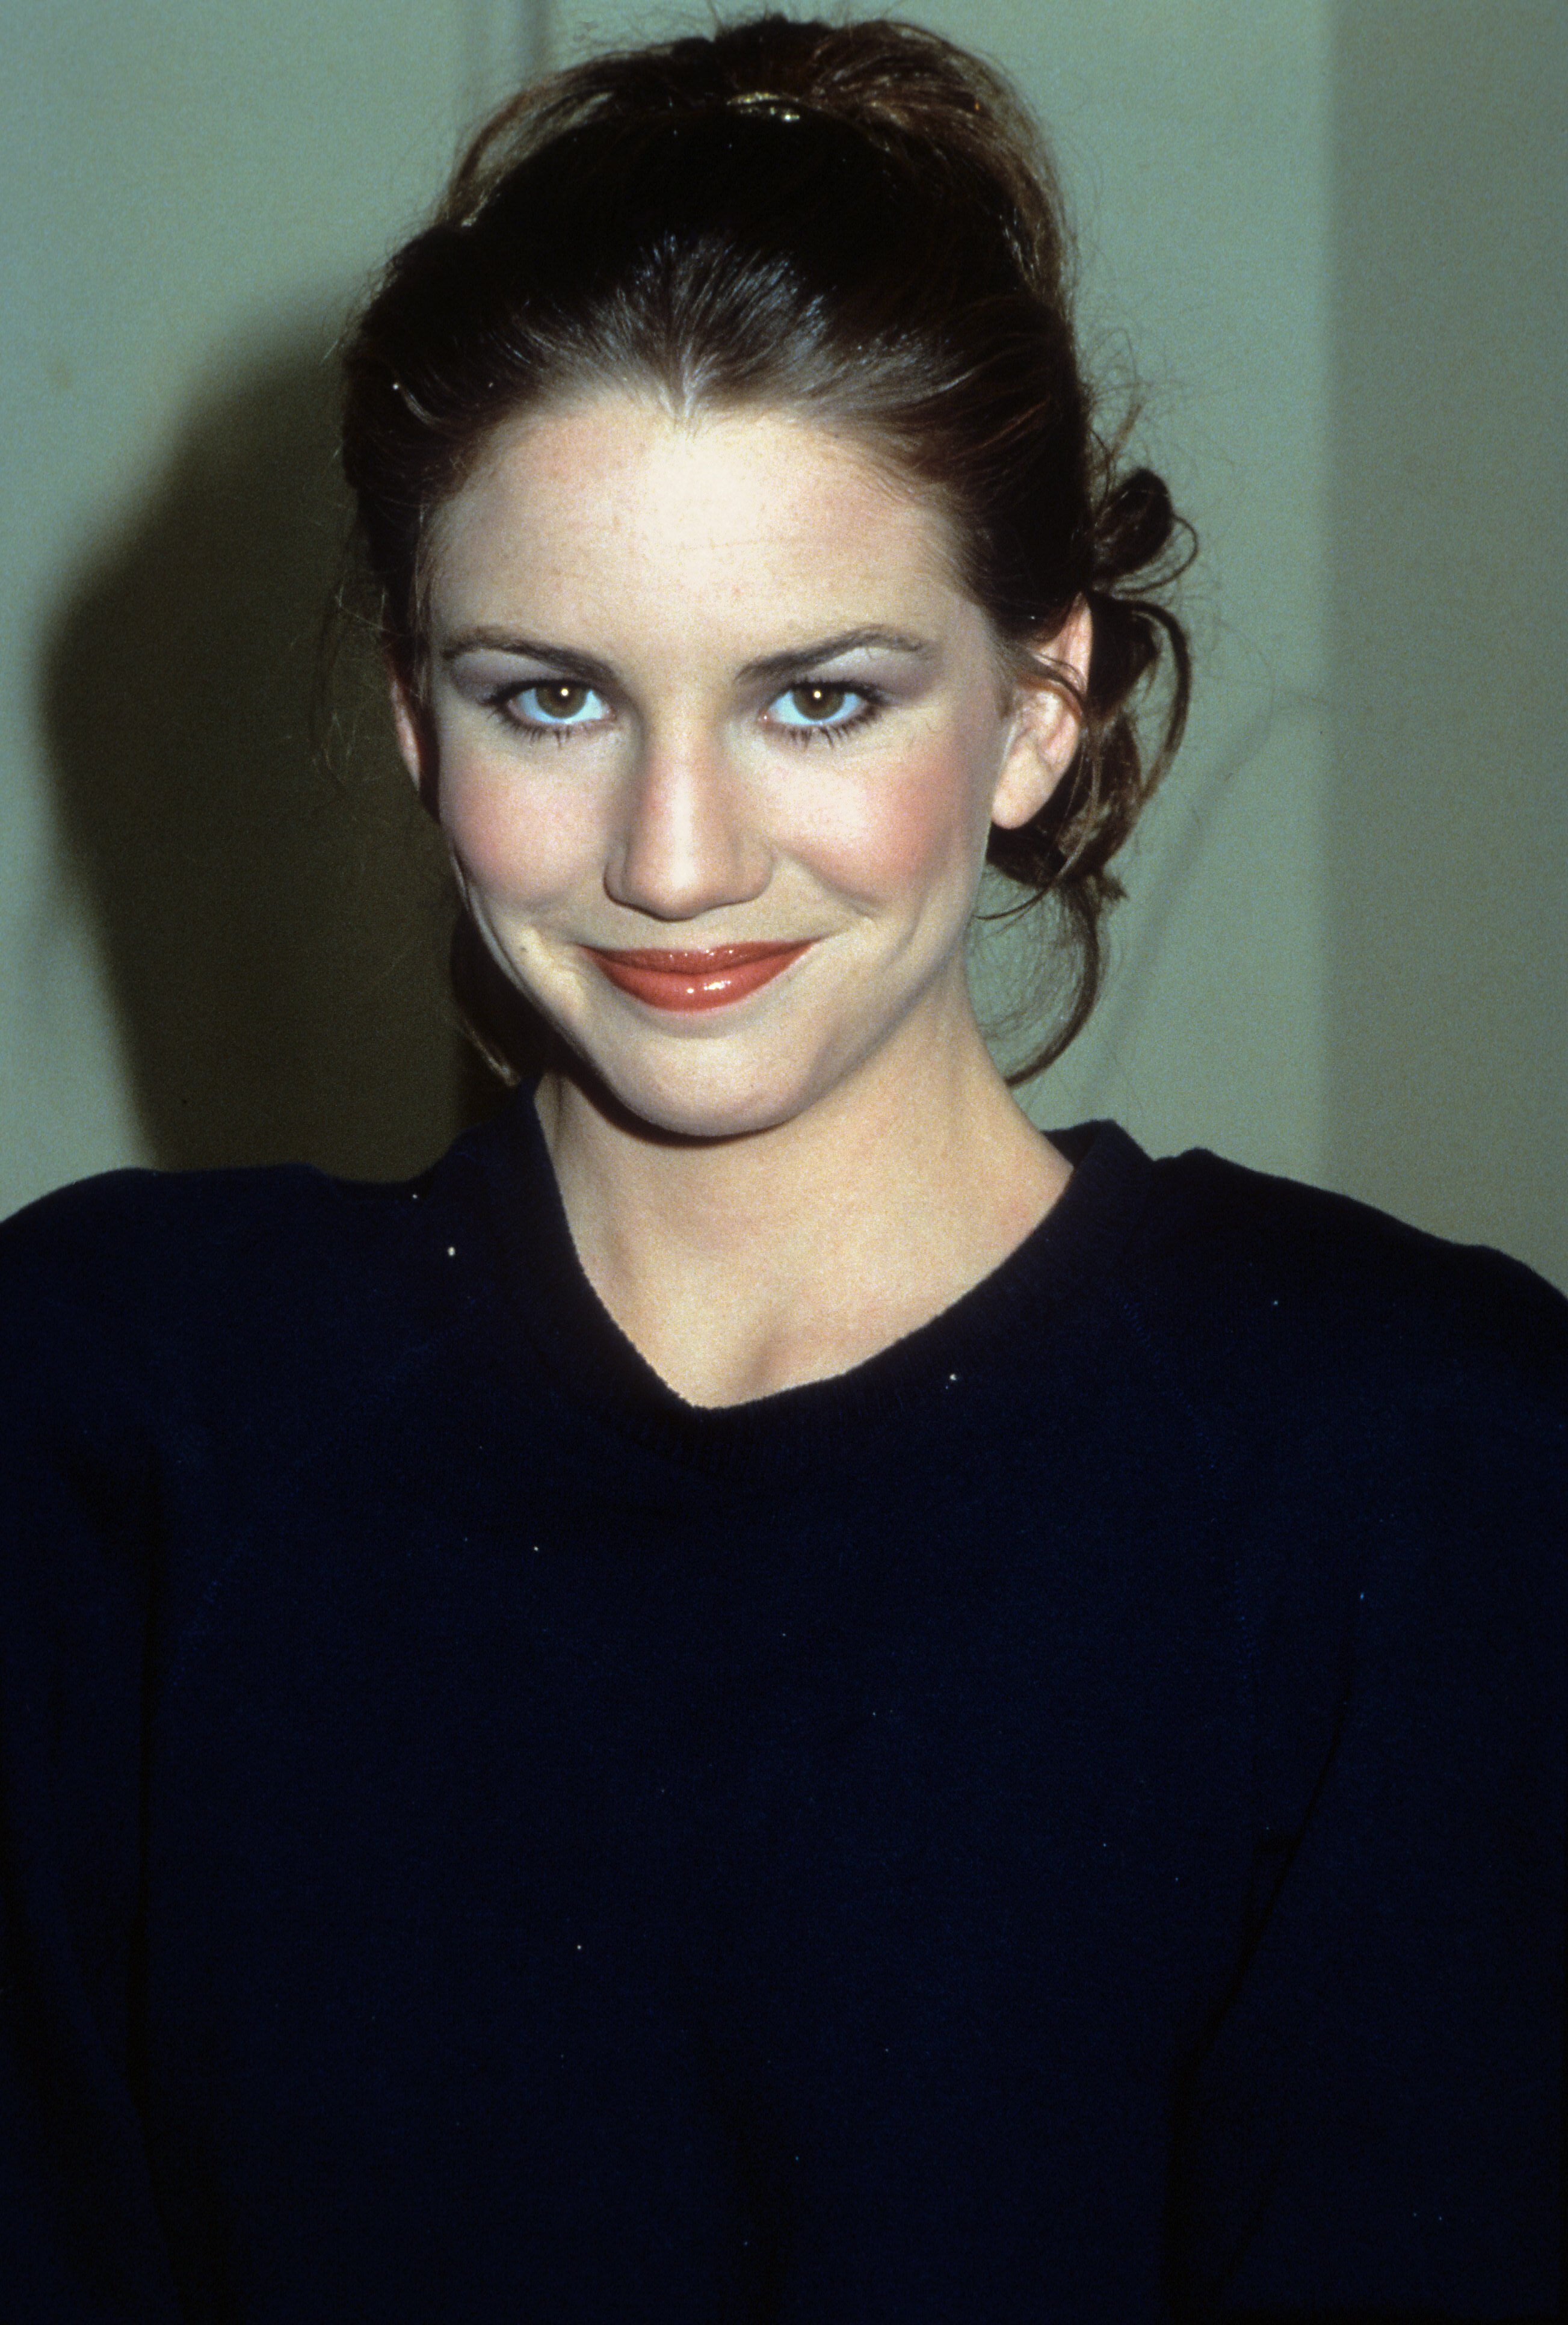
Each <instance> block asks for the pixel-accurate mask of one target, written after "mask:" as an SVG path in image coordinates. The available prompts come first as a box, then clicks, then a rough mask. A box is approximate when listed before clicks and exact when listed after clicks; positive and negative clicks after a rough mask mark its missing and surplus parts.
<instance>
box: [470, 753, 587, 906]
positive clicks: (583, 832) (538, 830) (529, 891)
mask: <svg viewBox="0 0 1568 2325" xmlns="http://www.w3.org/2000/svg"><path fill="white" fill-rule="evenodd" d="M441 828H442V829H443V830H444V831H445V833H446V836H447V839H448V842H449V844H450V848H451V850H452V853H453V855H454V856H455V857H456V858H457V860H458V863H459V865H460V866H461V867H462V870H463V873H464V875H465V876H466V878H467V879H468V880H469V883H470V885H472V886H473V887H474V888H476V889H477V890H478V892H479V893H480V894H482V895H483V896H485V897H486V898H487V900H488V901H490V902H492V903H496V904H497V905H499V906H502V907H503V908H506V907H510V908H511V909H513V910H515V911H526V910H530V909H535V908H537V907H539V906H541V905H544V904H547V903H550V902H551V901H552V899H553V898H555V897H558V896H560V895H562V894H566V893H567V892H569V891H570V890H571V889H572V888H573V887H575V886H576V885H578V883H579V882H580V880H581V879H582V878H583V877H584V876H585V875H586V874H589V873H591V872H592V871H594V870H595V869H596V868H597V866H598V863H599V861H600V858H599V857H598V852H597V850H598V840H599V838H600V835H599V832H598V819H597V817H596V816H595V815H594V813H593V812H592V809H591V803H590V802H589V800H588V798H587V797H586V795H585V794H584V792H581V791H580V790H572V789H571V788H569V787H568V786H567V785H565V784H564V783H552V781H550V780H549V777H548V774H546V775H545V777H544V778H543V780H542V779H541V777H540V776H538V775H536V774H533V773H531V772H530V771H529V770H527V769H522V770H519V769H518V768H516V767H515V766H513V765H510V764H507V765H505V766H501V767H497V766H495V765H493V764H488V763H487V762H486V761H485V760H484V759H483V758H482V757H477V756H473V755H454V757H453V758H452V759H451V760H450V761H447V760H443V762H442V766H441Z"/></svg>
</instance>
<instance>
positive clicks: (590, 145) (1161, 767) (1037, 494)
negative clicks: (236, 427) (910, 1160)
mask: <svg viewBox="0 0 1568 2325" xmlns="http://www.w3.org/2000/svg"><path fill="white" fill-rule="evenodd" d="M1072 293H1073V283H1072V242H1071V237H1070V235H1069V232H1068V229H1067V226H1066V221H1065V211H1064V206H1063V202H1062V195H1061V191H1060V189H1059V187H1058V184H1057V181H1056V177H1055V173H1054V171H1053V167H1052V165H1051V162H1050V159H1049V157H1048V155H1047V154H1046V153H1045V152H1044V147H1043V145H1042V144H1041V140H1040V137H1039V133H1038V131H1037V130H1036V128H1035V125H1034V123H1033V121H1032V119H1031V117H1030V116H1029V114H1028V112H1027V110H1026V109H1025V107H1024V105H1023V103H1022V101H1021V99H1020V98H1019V97H1017V95H1016V92H1015V91H1014V90H1013V89H1012V88H1010V87H1009V86H1008V84H1007V82H1006V81H1005V80H1004V79H1002V78H1001V76H1000V75H999V74H997V73H996V72H994V71H993V70H992V69H990V68H989V67H988V66H987V65H985V64H984V63H982V62H981V61H980V60H978V59H977V58H974V57H972V56H970V55H969V54H968V53H967V52H966V51H963V50H961V49H959V48H957V47H955V46H954V45H953V44H952V43H951V42H947V41H945V40H943V39H942V38H941V37H940V36H939V35H937V34H935V33H932V32H925V31H923V30H921V29H919V28H917V27H915V26H914V25H909V24H904V23H893V22H888V21H880V20H878V21H871V22H861V23H849V24H841V25H829V24H823V23H811V22H802V21H797V20H794V19H791V18H786V17H782V16H774V15H767V16H761V17H756V18H752V19H750V20H747V21H745V22H742V23H735V24H731V25H729V26H727V27H723V28H721V29H720V30H719V31H718V32H716V33H715V34H713V35H712V36H711V37H708V38H690V39H683V40H678V41H673V42H665V43H662V44H659V45H656V46H654V47H649V48H645V49H639V50H633V51H625V52H621V53H617V54H612V55H607V56H600V57H597V58H593V59H590V60H588V61H587V62H585V63H583V64H580V65H577V66H574V67H571V68H570V69H567V70H566V71H563V72H561V73H557V74H555V75H553V76H552V77H551V78H550V79H546V80H543V81H542V82H539V83H536V84H534V85H533V86H531V87H530V88H525V89H524V90H522V91H521V92H520V93H519V94H518V95H517V96H516V97H514V98H513V99H512V100H511V101H510V102H509V103H508V104H506V106H504V107H502V108H501V110H500V111H499V112H498V113H496V115H495V116H494V117H493V118H492V119H491V120H490V121H489V122H488V123H487V125H485V127H484V128H483V129H482V130H481V131H480V132H479V134H478V137H477V138H476V139H475V140H474V142H473V144H471V146H470V147H469V151H468V153H466V154H465V156H464V157H463V159H462V161H461V162H460V163H459V167H458V170H457V171H456V173H455V174H454V176H453V179H452V181H451V184H450V187H449V189H448V190H447V193H446V196H445V198H444V199H443V201H442V202H441V206H440V208H439V209H438V211H437V213H436V215H435V218H433V220H432V221H431V225H430V226H429V227H427V228H426V229H425V231H424V232H423V233H422V234H421V235H419V236H415V237H414V239H413V241H411V242H410V243H409V244H407V245H405V247H404V249H402V250H401V251H399V252H398V253H397V254H396V255H395V256H394V258H393V260H392V261H391V263H390V264H389V265H388V267H387V269H386V271H385V274H384V276H383V278H382V280H381V282H380V283H379V285H378V287H377V288H376V292H375V293H374V295H373V297H372V298H371V300H370V301H369V302H368V304H367V306H366V309H365V310H364V312H363V314H362V315H361V317H360V319H359V320H358V323H357V327H356V328H355V329H354V331H353V333H352V335H351V336H350V338H349V339H348V344H347V347H346V350H345V358H344V365H345V377H346V403H345V417H344V432H343V463H344V468H345V473H346V475H347V477H348V482H349V485H350V486H351V488H352V490H353V492H354V495H355V501H356V508H357V536H358V541H359V544H360V548H361V551H362V554H363V558H364V561H365V563H366V567H367V569H368V572H369V575H370V577H371V579H372V583H373V588H374V591H375V595H376V613H377V619H378V622H379V625H380V629H381V634H382V637H383V641H384V644H385V651H386V653H387V654H388V656H389V658H390V660H391V662H392V664H393V666H394V669H395V670H396V671H397V672H399V674H400V676H401V677H402V679H403V681H404V684H405V685H407V686H408V687H409V689H410V690H411V692H412V693H413V695H414V696H415V697H416V699H417V696H418V694H419V692H420V690H421V686H422V675H423V657H424V651H425V646H426V643H427V635H428V599H429V578H430V575H429V566H430V555H431V545H432V539H433V532H432V528H433V521H434V519H435V517H436V515H437V514H438V512H439V511H440V510H441V509H442V508H443V507H444V506H445V505H447V504H448V503H449V502H450V500H451V498H452V497H453V496H454V495H455V494H456V493H457V492H459V490H460V489H461V487H462V486H463V484H464V483H465V482H466V481H467V480H468V478H469V477H470V476H471V475H472V474H473V473H474V469H475V467H476V465H477V463H478V461H479V460H480V459H482V458H483V456H484V454H485V452H486V450H487V448H488V447H489V445H490V444H491V443H492V442H493V440H494V437H495V434H496V431H497V430H498V429H500V428H501V427H502V426H504V425H505V424H506V422H508V421H515V420H516V419H517V418H518V417H520V416H522V415H525V414H527V413H529V412H538V411H541V410H543V409H544V408H547V407H548V406H550V405H552V404H559V403H562V402H565V401H569V400H573V399H575V398H577V397H580V396H584V395H592V394H598V393H601V392H613V393H617V394H626V393H640V392H647V393H650V394H654V395H655V396H657V397H658V398H660V399H661V400H662V401H663V402H664V403H666V404H667V405H668V407H669V408H670V409H671V410H672V411H674V412H680V413H688V412H690V413H698V412H704V411H713V410H728V409H735V408H745V407H746V406H747V405H757V406H765V407H768V408H774V409H782V410H786V411H789V412H797V413H799V414H800V415H802V416H803V417H804V418H807V419H816V420H818V421H821V422H822V423H823V424H824V425H826V426H829V427H830V428H831V429H833V430H834V431H835V432H838V433H840V434H842V435H844V436H845V437H847V438H848V439H849V440H852V441H853V442H854V443H855V444H856V445H857V446H858V448H859V449H863V450H864V452H865V453H866V454H867V456H868V458H869V459H872V460H873V461H875V462H876V463H877V465H878V466H879V467H881V468H884V469H885V470H886V473H887V474H888V475H889V476H890V477H892V478H894V479H895V480H896V481H898V482H899V483H901V484H903V485H904V486H911V485H912V486H914V487H915V488H916V489H917V490H918V491H919V492H920V493H921V494H922V495H923V497H925V498H927V499H928V500H929V501H930V502H932V504H933V505H935V506H936V507H937V508H938V509H939V510H940V511H941V513H942V515H943V516H944V518H945V519H946V524H947V531H948V533H949V536H950V538H951V543H952V551H953V560H954V570H955V576H956V578H957V579H958V580H959V582H960V585H961V586H962V587H963V588H965V589H966V590H967V591H968V592H969V593H970V595H971V596H972V597H974V599H975V600H976V602H977V603H978V604H979V606H980V607H982V608H983V609H984V610H985V612H986V614H987V615H988V618H989V620H990V623H991V625H992V627H993V630H994V632H995V635H996V636H997V641H998V644H999V648H1000V652H1001V657H1002V660H1003V662H1004V664H1005V666H1006V669H1007V672H1008V674H1009V675H1010V677H1011V678H1012V680H1013V681H1014V682H1016V683H1019V684H1029V685H1045V686H1049V687H1051V688H1053V690H1056V691H1058V692H1061V693H1063V694H1064V695H1066V696H1067V698H1068V699H1069V700H1070V701H1071V703H1072V708H1073V709H1074V711H1075V713H1076V715H1077V717H1078V718H1079V719H1080V722H1081V740H1080V744H1079V747H1078V749H1077V752H1076V754H1075V755H1074V758H1073V762H1072V766H1071V767H1070V769H1069V771H1068V773H1067V775H1066V776H1065V778H1064V779H1063V781H1062V783H1060V784H1059V785H1058V786H1057V789H1056V792H1054V794H1053V797H1052V799H1051V800H1050V801H1048V802H1047V803H1046V805H1045V807H1044V809H1043V810H1042V811H1041V812H1040V814H1039V815H1037V816H1036V817H1035V818H1034V819H1033V820H1031V821H1030V822H1029V823H1027V824H1025V826H1023V827H1022V828H1020V829H1016V830H1003V829H999V828H997V829H993V832H992V835H991V839H990V844H989V847H988V861H989V862H990V863H991V864H992V865H993V866H995V867H996V868H997V870H998V871H999V872H1001V873H1002V874H1004V875H1006V876H1007V878H1008V879H1010V880H1011V881H1013V882H1015V883H1016V884H1017V885H1018V886H1019V888H1020V890H1021V892H1022V893H1021V894H1020V898H1019V902H1018V904H1017V906H1016V908H1015V909H1016V910H1018V911H1026V910H1028V909H1030V908H1031V907H1034V906H1036V905H1038V904H1040V903H1042V902H1044V901H1045V900H1049V901H1050V903H1052V904H1053V906H1054V909H1055V912H1056V913H1057V916H1058V918H1057V933H1058V937H1059V940H1060V942H1059V951H1060V954H1061V957H1062V959H1064V960H1065V961H1066V962H1067V963H1068V964H1069V972H1070V974H1069V987H1068V995H1067V1000H1066V1004H1065V1006H1064V1008H1063V1009H1062V1012H1061V1014H1060V1016H1059V1020H1058V1022H1057V1024H1055V1026H1054V1027H1053V1030H1052V1032H1051V1033H1050V1036H1049V1038H1047V1039H1045V1040H1044V1041H1043V1042H1041V1043H1039V1044H1038V1045H1037V1047H1036V1049H1035V1052H1034V1054H1033V1055H1032V1056H1031V1057H1030V1058H1029V1059H1028V1060H1027V1061H1026V1062H1025V1064H1024V1065H1023V1066H1022V1067H1020V1068H1019V1069H1018V1070H1016V1072H1015V1073H1014V1074H1013V1075H1012V1076H1010V1077H1009V1079H1012V1080H1013V1081H1015V1082H1018V1081H1022V1080H1025V1079H1028V1078H1029V1077H1030V1076H1031V1075H1033V1074H1035V1073H1038V1072H1039V1071H1041V1070H1043V1069H1044V1067H1045V1066H1046V1065H1048V1064H1050V1063H1051V1062H1052V1061H1053V1060H1054V1059H1055V1058H1056V1057H1059V1056H1060V1055H1061V1053H1062V1051H1063V1050H1064V1049H1065V1048H1066V1047H1067V1045H1068V1043H1069V1042H1071V1041H1072V1039H1073V1038H1074V1037H1075V1035H1076V1034H1077V1033H1078V1032H1079V1031H1080V1030H1081V1027H1082V1025H1083V1024H1084V1022H1085V1021H1086V1019H1087V1017H1088V1015H1089V1014H1090V1009H1091V1008H1092V1006H1093V1004H1094V1000H1095V997H1096V995H1097V993H1098V991H1099V986H1100V983H1101V979H1102V976H1103V969H1104V950H1103V932H1102V922H1103V919H1104V915H1105V913H1106V912H1107V911H1108V910H1109V907H1110V906H1111V905H1112V904H1114V903H1116V902H1117V901H1118V898H1119V897H1120V896H1121V894H1122V893H1123V892H1122V889H1121V885H1120V883H1119V882H1118V879H1117V878H1116V875H1115V874H1114V873H1113V872H1112V870H1111V869H1110V866H1111V862H1112V859H1113V857H1115V856H1116V854H1117V852H1118V849H1119V848H1121V847H1122V846H1123V845H1124V844H1125V842H1126V840H1127V837H1128V835H1129V834H1130V832H1131V830H1132V829H1133V826H1134V824H1135V822H1136V820H1137V816H1138V814H1139V813H1140V812H1141V811H1142V809H1143V807H1144V805H1145V804H1146V801H1147V799H1148V797H1149V795H1150V793H1151V792H1152V791H1153V790H1154V788H1155V784H1156V783H1158V781H1159V780H1160V778H1161V776H1162V775H1163V774H1164V772H1165V769H1166V767H1167V766H1168V764H1169V763H1170V760H1171V758H1172V756H1173V755H1174V751H1175V748H1176V746H1177V744H1178V742H1179V740H1180V737H1181V733H1182V728H1183V723H1184V720H1185V716H1186V708H1187V699H1188V694H1189V690H1190V683H1191V670H1190V660H1189V655H1188V649H1187V643H1186V638H1185V635H1184V633H1183V628H1182V625H1181V623H1180V622H1179V620H1178V619H1177V617H1176V616H1175V615H1174V612H1173V611H1172V610H1171V608H1170V607H1169V605H1168V604H1167V603H1166V602H1165V599H1166V596H1167V594H1168V591H1169V589H1170V586H1171V584H1172V583H1173V582H1174V580H1175V579H1176V578H1177V577H1178V576H1179V574H1180V573H1181V572H1182V571H1183V570H1184V569H1185V566H1186V565H1187V563H1189V562H1190V560H1191V556H1192V545H1193V544H1192V533H1191V531H1190V528H1188V527H1187V526H1186V525H1185V524H1184V523H1183V521H1182V520H1181V519H1179V518H1178V517H1177V516H1176V515H1175V514H1174V510H1173V507H1172V505H1171V499H1170V496H1169V494H1168V492H1167V490H1166V488H1165V486H1164V483H1163V482H1162V481H1161V479H1160V478H1159V477H1156V476H1155V474H1154V473H1153V471H1152V470H1150V469H1148V468H1141V467H1134V468H1130V469H1129V468H1125V467H1124V461H1123V455H1124V452H1125V449H1126V440H1127V429H1126V427H1125V426H1124V427H1123V428H1122V429H1121V430H1119V431H1117V432H1115V433H1114V434H1112V435H1111V436H1109V438H1108V437H1106V436H1104V435H1102V434H1101V432H1100V431H1099V428H1098V427H1097V424H1096V416H1095V408H1094V399H1093V395H1092V394H1091V391H1090V387H1089V384H1087V382H1086V381H1085V379H1084V376H1083V374H1082V370H1081V365H1080V361H1079V357H1078V351H1077V347H1076V340H1075V335H1074V330H1073V322H1072ZM1081 601H1082V602H1086V603H1087V605H1088V607H1089V608H1090V616H1091V622H1092V629H1093V642H1092V649H1091V654H1090V668H1089V674H1088V682H1087V685H1085V686H1083V687H1080V686H1079V685H1078V683H1077V681H1076V680H1075V679H1074V678H1073V676H1072V673H1071V672H1067V671H1065V670H1064V669H1063V668H1062V665H1060V664H1053V662H1051V660H1050V658H1049V656H1048V654H1044V655H1043V653H1042V651H1041V649H1042V647H1043V646H1045V645H1048V643H1049V641H1050V640H1051V639H1052V638H1053V637H1054V636H1055V635H1057V633H1058V632H1059V631H1060V630H1061V628H1062V625H1063V624H1064V623H1065V621H1066V620H1067V618H1068V616H1070V615H1071V613H1072V610H1073V608H1074V607H1076V606H1077V605H1078V604H1079V603H1080V602H1081ZM1162 673H1164V674H1165V675H1166V676H1167V678H1168V685H1167V688H1166V699H1165V704H1164V718H1163V721H1162V723H1161V727H1160V731H1159V735H1158V739H1157V742H1156V745H1155V749H1154V751H1153V753H1152V754H1146V752H1145V750H1144V747H1143V745H1142V742H1141V739H1140V736H1139V732H1138V710H1139V708H1140V706H1141V705H1142V704H1143V703H1144V702H1145V701H1146V699H1147V696H1148V694H1149V690H1150V688H1151V684H1152V682H1153V681H1155V679H1156V678H1157V677H1158V676H1159V675H1161V674H1162ZM453 967H454V985H455V987H456V990H457V993H458V998H459V1009H460V1011H461V1012H462V1014H463V1015H464V1017H465V1020H466V1022H467V1024H468V1025H469V1031H470V1032H471V1033H473V1034H474V1036H475V1038H476V1039H477V1040H478V1042H479V1046H480V1047H481V1049H482V1050H483V1051H484V1052H485V1054H486V1055H487V1057H488V1058H489V1059H490V1061H491V1063H492V1064H493V1065H495V1066H496V1070H498V1071H501V1072H503V1073H505V1074H506V1075H507V1076H508V1078H510V1079H516V1078H517V1076H518V1075H519V1073H521V1072H523V1071H526V1070H532V1069H533V1067H534V1066H536V1065H537V1063H538V1062H539V1060H540V1057H541V1055H542V1052H541V1051H540V1050H539V1046H538V1040H537V1035H536V1033H534V1032H533V1030H532V1029H533V1026H534V1024H535V1023H536V1021H535V1020H534V1013H533V1011H532V1010H531V1009H530V1008H529V1007H528V1006H527V1005H526V1004H525V1003H523V1002H522V1000H521V996H517V995H515V993H514V992H512V991H510V990H509V989H508V990H506V991H503V990H502V987H504V986H505V984H506V980H505V979H504V977H503V976H502V973H501V971H500V970H499V968H496V965H495V964H494V963H493V962H491V961H490V960H489V957H488V954H487V952H486V951H485V949H484V948H483V945H482V940H479V939H478V934H477V931H474V930H473V929H472V927H471V925H470V924H469V922H468V921H467V919H466V916H460V917H459V924H458V930H457V936H456V940H455V943H454V956H453Z"/></svg>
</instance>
